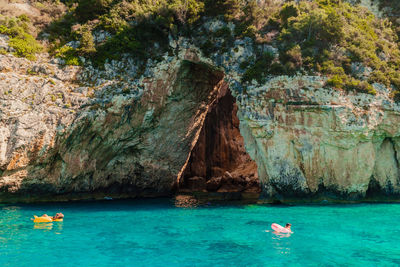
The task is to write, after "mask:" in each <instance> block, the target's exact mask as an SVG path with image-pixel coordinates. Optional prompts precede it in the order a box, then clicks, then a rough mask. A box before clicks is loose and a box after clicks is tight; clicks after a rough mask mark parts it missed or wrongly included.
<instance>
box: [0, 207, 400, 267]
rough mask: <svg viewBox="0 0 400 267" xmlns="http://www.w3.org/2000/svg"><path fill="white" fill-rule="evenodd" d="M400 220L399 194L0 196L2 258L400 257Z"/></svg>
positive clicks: (35, 262)
mask: <svg viewBox="0 0 400 267" xmlns="http://www.w3.org/2000/svg"><path fill="white" fill-rule="evenodd" d="M56 212H62V213H64V215H65V219H64V222H54V223H50V224H48V223H42V224H34V223H33V222H32V221H31V220H30V218H31V217H32V216H33V215H34V214H36V215H41V214H43V213H47V214H49V215H53V214H55V213H56ZM274 222H275V223H279V224H281V225H284V224H285V223H286V222H290V223H291V224H292V230H293V231H294V233H293V234H291V235H277V234H275V233H273V232H272V231H270V230H271V228H270V226H271V223H274ZM399 223H400V204H358V205H321V206H318V205H312V206H284V205H244V204H212V203H208V204H206V205H200V206H189V207H177V206H176V203H174V201H172V200H138V201H101V202H78V203H53V204H40V205H39V204H35V205H0V266H399V265H400V227H399Z"/></svg>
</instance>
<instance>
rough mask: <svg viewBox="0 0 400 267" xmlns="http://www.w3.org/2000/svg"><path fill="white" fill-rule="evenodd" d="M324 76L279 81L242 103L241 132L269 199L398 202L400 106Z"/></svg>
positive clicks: (381, 95) (385, 94) (381, 91)
mask: <svg viewBox="0 0 400 267" xmlns="http://www.w3.org/2000/svg"><path fill="white" fill-rule="evenodd" d="M323 85H324V79H323V78H320V77H301V76H299V77H291V78H290V77H277V78H274V79H272V80H270V81H269V82H268V84H266V85H265V86H262V87H258V88H253V89H252V90H249V91H248V94H247V95H242V96H240V97H239V98H240V101H238V103H239V110H240V112H239V117H240V128H241V133H242V134H243V137H244V140H245V142H246V148H247V151H248V152H249V153H250V155H251V156H252V158H254V159H255V160H256V162H257V166H258V173H259V177H260V180H261V183H262V184H263V194H264V196H265V197H267V198H269V199H276V200H281V201H297V200H304V199H307V200H308V201H310V200H318V201H319V200H323V199H328V200H329V199H330V200H332V199H333V200H389V199H391V200H395V199H399V196H400V177H399V153H398V151H399V148H400V147H399V144H400V143H399V140H400V139H399V134H400V127H399V123H400V113H399V107H398V106H397V105H395V104H393V103H392V102H390V101H389V100H388V92H387V91H386V90H385V89H384V88H382V87H380V86H378V85H376V88H377V89H379V90H378V94H377V95H376V96H370V95H365V94H356V95H352V94H345V93H344V92H339V91H334V90H331V89H326V88H324V86H323Z"/></svg>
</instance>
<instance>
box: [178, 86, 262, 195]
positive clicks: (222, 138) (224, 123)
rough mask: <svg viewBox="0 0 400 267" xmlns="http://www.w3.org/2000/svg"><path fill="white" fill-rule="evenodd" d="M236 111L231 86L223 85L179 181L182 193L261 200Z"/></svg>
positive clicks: (257, 182)
mask: <svg viewBox="0 0 400 267" xmlns="http://www.w3.org/2000/svg"><path fill="white" fill-rule="evenodd" d="M237 109H238V108H237V105H236V99H235V98H234V97H233V96H232V94H231V91H230V90H229V87H228V84H227V83H225V82H222V83H220V85H219V91H218V96H217V98H216V100H215V101H214V102H213V104H211V106H210V107H209V109H208V112H207V115H206V118H205V121H204V124H203V127H202V129H201V131H200V134H199V137H198V140H197V143H196V144H195V146H194V147H193V149H192V151H191V154H190V157H189V160H188V162H187V164H186V166H185V169H184V171H183V175H182V177H181V179H180V181H179V191H180V192H206V193H207V192H217V193H224V194H223V195H225V196H227V195H230V197H228V198H232V196H234V197H233V198H235V199H238V198H239V199H243V198H258V197H259V194H260V192H261V187H260V182H259V179H258V174H257V165H256V163H255V161H253V160H252V159H251V158H250V156H249V154H247V152H246V150H245V146H244V140H243V137H242V136H241V134H240V131H239V119H238V117H237ZM225 198H226V197H225Z"/></svg>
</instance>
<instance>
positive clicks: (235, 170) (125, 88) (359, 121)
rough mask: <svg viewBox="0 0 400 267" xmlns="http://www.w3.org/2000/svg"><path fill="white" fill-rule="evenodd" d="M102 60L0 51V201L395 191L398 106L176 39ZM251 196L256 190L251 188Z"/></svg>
mask: <svg viewBox="0 0 400 267" xmlns="http://www.w3.org/2000/svg"><path fill="white" fill-rule="evenodd" d="M170 45H171V46H172V47H176V48H177V53H176V54H175V55H171V56H170V55H165V57H164V59H163V60H162V61H161V62H158V63H156V62H153V63H152V64H148V66H147V67H146V70H145V72H144V74H143V75H142V76H141V77H140V78H137V79H132V78H131V77H132V72H135V71H136V69H135V66H134V64H133V63H132V62H131V61H129V59H127V60H125V61H120V62H117V61H113V62H111V63H110V64H108V65H106V66H105V69H104V70H103V71H100V70H96V69H93V68H91V67H90V66H87V67H85V68H78V67H62V66H61V65H59V64H58V63H57V61H56V60H51V59H48V58H46V57H41V58H40V59H39V60H38V61H36V62H30V61H27V60H24V59H18V58H15V57H13V56H10V55H0V62H1V64H0V66H1V68H2V69H1V72H0V89H1V92H0V95H1V106H0V111H1V113H0V114H1V118H0V119H1V120H0V149H1V150H0V152H1V153H0V163H1V166H0V169H1V173H0V174H1V176H0V189H1V193H0V201H2V202H12V201H38V200H43V201H50V200H68V199H87V198H102V197H104V196H113V197H150V196H169V195H172V194H173V193H175V192H178V191H180V192H193V191H196V192H202V193H203V194H207V193H208V194H214V192H216V193H221V194H224V193H238V194H239V196H238V197H237V198H240V197H245V196H246V194H247V193H252V194H254V193H255V194H258V192H259V191H260V184H261V190H262V196H263V198H265V199H266V200H268V201H282V202H292V201H314V200H315V201H321V200H324V199H327V200H335V201H342V200H344V201H362V200H398V199H399V198H400V196H399V195H400V194H399V192H400V179H399V171H400V170H399V163H398V160H399V158H398V157H399V156H398V149H399V145H400V143H399V140H400V139H399V136H400V128H399V126H398V125H400V124H399V123H400V121H399V120H400V116H399V115H400V113H399V112H400V107H399V106H398V105H397V104H395V103H394V102H393V100H391V98H390V96H389V91H388V90H386V88H385V87H383V86H381V85H379V84H375V85H374V87H375V89H376V90H377V95H375V96H373V95H367V94H360V93H358V94H355V93H348V92H344V91H341V90H332V89H331V88H327V87H326V85H325V84H326V78H324V77H323V76H301V75H298V76H293V77H288V76H276V77H274V78H270V79H268V81H267V82H266V83H265V84H262V85H256V84H250V85H249V84H248V85H246V86H245V87H244V86H243V85H242V84H240V82H238V81H239V80H240V75H241V73H240V71H238V70H239V68H238V64H240V63H241V62H242V61H243V59H245V58H246V57H248V56H249V54H251V51H250V52H249V51H248V47H247V45H246V42H237V44H235V47H234V48H233V49H232V50H230V51H229V52H227V53H230V54H229V56H223V57H222V59H221V56H218V57H212V56H211V57H210V58H206V57H203V56H202V53H201V52H200V50H198V49H197V48H196V47H195V46H193V45H189V44H187V42H186V41H185V40H180V41H179V43H175V44H174V43H171V44H170ZM253 197H254V195H253Z"/></svg>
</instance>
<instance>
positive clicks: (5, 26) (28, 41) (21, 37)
mask: <svg viewBox="0 0 400 267" xmlns="http://www.w3.org/2000/svg"><path fill="white" fill-rule="evenodd" d="M29 23H30V20H29V18H28V17H27V16H26V15H21V16H19V17H16V18H8V17H4V16H1V15H0V33H2V34H5V35H7V36H9V37H10V40H9V45H10V46H11V47H12V48H14V50H15V52H14V55H15V56H18V57H26V58H28V59H31V60H34V59H35V58H36V57H35V54H36V53H38V52H40V51H42V49H43V47H42V46H41V45H40V44H39V43H38V42H37V41H36V40H35V38H34V37H33V36H32V35H31V34H30V33H29ZM3 53H4V52H3Z"/></svg>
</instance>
